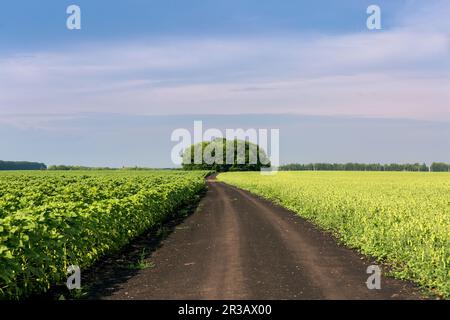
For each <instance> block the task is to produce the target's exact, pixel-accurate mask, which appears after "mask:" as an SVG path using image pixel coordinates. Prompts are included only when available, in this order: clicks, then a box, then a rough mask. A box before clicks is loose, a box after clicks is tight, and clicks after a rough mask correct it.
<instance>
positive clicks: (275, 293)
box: [102, 180, 421, 299]
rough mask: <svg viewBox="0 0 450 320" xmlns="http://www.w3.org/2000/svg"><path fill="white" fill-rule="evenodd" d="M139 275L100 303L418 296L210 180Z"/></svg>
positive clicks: (294, 221) (306, 228)
mask: <svg viewBox="0 0 450 320" xmlns="http://www.w3.org/2000/svg"><path fill="white" fill-rule="evenodd" d="M150 260H151V261H152V262H153V263H154V264H155V267H153V268H148V269H143V270H139V272H137V273H136V274H135V275H134V276H132V277H131V278H130V279H128V280H127V281H125V282H124V283H121V284H120V285H119V286H118V288H117V289H116V290H115V291H113V292H111V294H110V295H107V296H103V297H102V298H103V299H420V298H421V296H420V295H419V294H418V290H417V289H416V288H415V287H414V286H412V285H411V284H409V283H407V282H402V281H398V280H393V279H389V278H384V277H382V283H381V286H382V289H381V290H369V289H367V286H366V284H365V281H366V280H367V277H368V276H369V275H368V274H366V268H367V266H368V265H370V264H371V262H370V261H368V259H366V258H362V257H361V256H360V255H358V254H357V253H355V252H354V251H352V250H349V249H346V248H344V247H342V246H339V245H337V244H336V241H335V240H334V239H333V238H332V237H331V236H330V235H328V234H326V233H323V232H321V231H319V230H318V229H317V228H315V227H314V226H313V225H312V224H310V223H309V222H307V221H305V220H303V219H301V218H300V217H298V216H296V215H294V214H293V213H292V212H290V211H288V210H285V209H283V208H280V207H278V206H275V205H272V204H271V203H270V202H268V201H265V200H263V199H260V198H257V197H255V196H253V195H251V194H249V193H248V192H246V191H242V190H240V189H237V188H234V187H231V186H228V185H225V184H223V183H220V182H216V181H213V180H209V181H208V191H207V193H206V196H205V197H204V198H203V199H202V200H201V202H200V204H199V206H198V208H197V210H196V212H195V213H194V214H192V215H191V216H189V217H188V218H187V219H186V220H185V221H183V222H182V223H181V224H179V225H178V226H177V227H176V228H175V230H174V231H173V232H172V233H171V234H170V235H169V236H168V237H167V238H166V239H165V240H164V241H163V242H162V244H161V246H160V247H159V248H158V249H157V250H155V251H154V252H153V253H152V255H151V256H150Z"/></svg>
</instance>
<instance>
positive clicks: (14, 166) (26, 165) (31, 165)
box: [0, 160, 47, 170]
mask: <svg viewBox="0 0 450 320" xmlns="http://www.w3.org/2000/svg"><path fill="white" fill-rule="evenodd" d="M45 169H47V166H46V165H45V164H43V163H39V162H27V161H2V160H0V170H45Z"/></svg>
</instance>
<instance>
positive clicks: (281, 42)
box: [0, 1, 450, 121]
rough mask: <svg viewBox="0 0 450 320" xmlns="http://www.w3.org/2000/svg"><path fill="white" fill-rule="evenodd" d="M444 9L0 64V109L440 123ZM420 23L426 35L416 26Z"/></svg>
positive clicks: (446, 80) (449, 74)
mask: <svg viewBox="0 0 450 320" xmlns="http://www.w3.org/2000/svg"><path fill="white" fill-rule="evenodd" d="M446 9H449V8H448V5H446V4H445V2H440V1H438V2H435V3H434V4H433V5H430V6H425V7H424V8H423V9H420V8H419V9H418V10H417V12H421V14H415V15H408V19H406V18H399V21H398V27H397V28H393V29H390V30H387V31H381V32H370V31H367V32H361V33H354V34H339V35H325V34H289V35H286V36H284V37H274V36H272V37H258V38H249V37H245V36H239V37H231V36H228V37H225V36H223V37H217V38H214V39H213V38H207V39H204V38H203V39H196V38H189V39H188V38H167V39H164V40H158V41H155V40H152V41H151V40H149V39H142V40H141V41H130V42H125V43H123V42H121V43H114V42H110V43H100V44H99V43H96V44H85V45H84V46H76V47H71V48H66V49H63V50H59V51H52V52H43V51H40V52H31V53H25V54H20V55H19V54H18V55H13V56H4V57H0V70H1V72H0V87H1V88H2V89H1V91H0V113H2V114H28V113H34V114H35V113H62V114H70V113H77V112H119V113H129V114H185V113H200V114H222V113H241V112H246V113H259V112H265V113H282V112H294V113H302V114H317V115H328V114H335V115H364V116H376V117H404V118H419V119H440V120H443V119H444V120H447V121H450V108H449V107H448V102H449V101H450V93H449V90H448V88H449V87H450V63H449V62H448V61H450V38H449V34H450V32H449V31H450V26H449V24H448V23H446V22H442V19H441V18H442V17H443V13H442V12H443V10H444V12H445V10H446ZM448 12H450V11H447V13H448ZM425 20H427V21H428V24H427V26H428V27H426V28H425V27H420V26H422V25H424V23H423V21H425Z"/></svg>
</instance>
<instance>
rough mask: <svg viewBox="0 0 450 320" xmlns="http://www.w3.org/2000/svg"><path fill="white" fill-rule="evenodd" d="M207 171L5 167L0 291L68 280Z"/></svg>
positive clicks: (7, 293) (192, 189) (18, 291)
mask: <svg viewBox="0 0 450 320" xmlns="http://www.w3.org/2000/svg"><path fill="white" fill-rule="evenodd" d="M204 176H205V172H190V173H185V172H180V171H164V172H159V171H156V172H153V171H149V172H139V173H125V174H122V173H114V172H112V173H103V174H97V173H76V174H66V173H64V174H63V173H52V174H49V173H45V174H44V173H41V174H39V173H37V174H32V173H20V174H1V175H0V266H1V268H0V298H7V299H11V298H15V299H17V298H21V297H25V296H28V295H30V294H33V293H40V292H44V291H46V290H48V289H49V288H50V287H51V286H52V285H55V284H62V283H64V282H65V279H66V277H67V276H66V270H67V267H68V266H70V265H77V266H79V267H80V268H81V269H84V268H87V267H89V266H91V265H92V264H93V263H94V262H96V261H97V260H98V259H99V258H100V257H101V256H103V255H105V254H107V253H110V252H112V251H115V250H118V249H120V248H122V247H123V246H124V245H126V244H127V243H129V242H130V240H131V239H133V238H134V237H136V236H138V235H139V234H141V233H143V232H144V231H145V230H147V229H149V228H151V227H153V226H155V225H157V224H159V223H161V222H162V221H163V220H164V219H165V218H166V217H167V215H169V214H170V213H172V212H173V211H174V210H176V209H177V208H178V207H180V206H182V205H185V204H187V203H188V202H190V201H192V200H193V199H195V198H196V195H197V194H198V193H199V192H200V191H201V190H202V189H203V188H204V185H205V183H204Z"/></svg>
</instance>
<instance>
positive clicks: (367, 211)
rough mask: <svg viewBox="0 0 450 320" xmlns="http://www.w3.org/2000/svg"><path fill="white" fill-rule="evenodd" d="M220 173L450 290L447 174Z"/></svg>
mask: <svg viewBox="0 0 450 320" xmlns="http://www.w3.org/2000/svg"><path fill="white" fill-rule="evenodd" d="M218 179H219V180H221V181H224V182H226V183H229V184H231V185H235V186H238V187H240V188H242V189H246V190H249V191H250V192H252V193H254V194H257V195H260V196H262V197H265V198H268V199H270V200H272V201H274V202H276V203H278V204H280V205H282V206H284V207H286V208H288V209H290V210H292V211H295V212H297V213H298V214H299V215H300V216H302V217H304V218H306V219H308V220H310V221H312V222H314V223H315V224H317V225H318V226H320V227H321V228H323V229H326V230H330V231H332V232H333V233H334V234H335V235H336V236H337V237H338V238H339V239H341V240H342V241H343V242H344V243H345V244H346V245H348V246H350V247H352V248H357V249H358V250H359V251H360V252H362V253H364V254H367V255H370V256H373V257H376V258H378V259H379V260H380V261H382V262H384V263H385V264H387V265H388V266H389V267H390V269H391V272H392V274H393V275H394V276H396V277H398V278H401V279H410V280H413V281H415V282H416V283H418V284H420V285H421V286H423V287H425V288H428V289H431V290H432V291H434V292H435V293H437V294H439V295H442V296H445V297H449V296H450V174H449V173H418V172H389V173H387V172H279V173H278V174H276V175H274V176H263V175H261V174H260V173H257V172H241V173H238V172H236V173H234V172H233V173H231V172H230V173H222V174H220V175H219V177H218Z"/></svg>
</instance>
